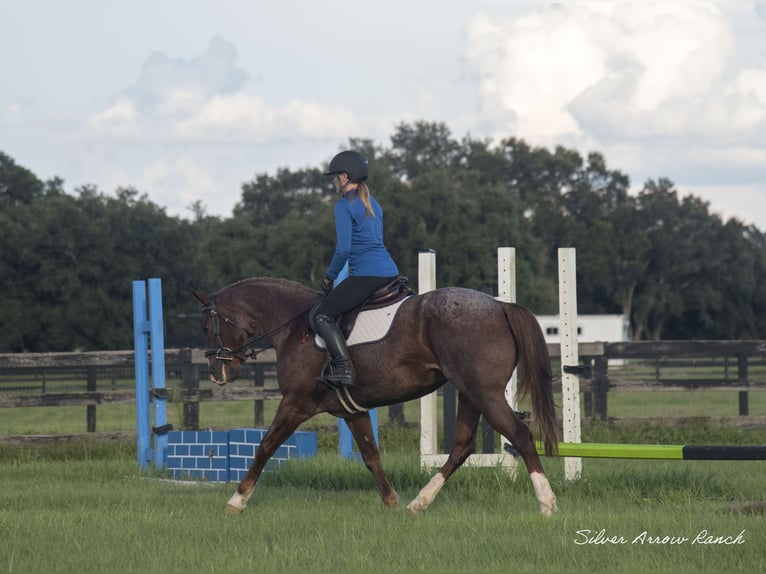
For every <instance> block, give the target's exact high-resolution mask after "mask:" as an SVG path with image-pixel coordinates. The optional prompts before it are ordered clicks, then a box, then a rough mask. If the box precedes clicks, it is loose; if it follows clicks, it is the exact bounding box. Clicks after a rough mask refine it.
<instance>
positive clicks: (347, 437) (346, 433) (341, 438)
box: [335, 263, 380, 459]
mask: <svg viewBox="0 0 766 574" xmlns="http://www.w3.org/2000/svg"><path fill="white" fill-rule="evenodd" d="M346 277H348V263H346V265H344V266H343V269H342V270H341V272H340V273H339V274H338V277H337V278H336V279H335V285H338V284H339V283H340V282H341V281H343V280H344V279H345V278H346ZM370 420H371V421H372V432H373V435H374V436H375V444H380V443H379V442H378V409H371V410H370ZM338 453H339V454H340V455H341V456H342V457H343V458H348V459H351V458H356V457H358V456H359V455H358V453H354V437H353V436H351V430H350V429H349V428H348V425H347V424H346V421H344V420H343V419H338Z"/></svg>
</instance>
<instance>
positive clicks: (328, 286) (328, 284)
mask: <svg viewBox="0 0 766 574" xmlns="http://www.w3.org/2000/svg"><path fill="white" fill-rule="evenodd" d="M322 291H324V294H325V295H327V294H328V293H329V292H330V291H332V281H330V280H329V279H328V278H327V277H325V278H324V279H322Z"/></svg>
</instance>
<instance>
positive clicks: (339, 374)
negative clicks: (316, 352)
mask: <svg viewBox="0 0 766 574" xmlns="http://www.w3.org/2000/svg"><path fill="white" fill-rule="evenodd" d="M315 326H316V331H317V334H318V335H319V336H320V337H322V339H324V342H325V345H327V350H328V351H330V354H331V355H332V371H331V372H330V373H329V374H327V375H325V376H324V377H317V381H320V382H324V383H326V384H330V386H336V387H337V386H343V387H353V386H354V383H355V382H356V373H355V372H354V365H353V364H352V363H351V357H350V356H349V354H348V347H346V339H345V338H344V337H343V333H342V332H341V330H340V327H338V325H336V324H335V321H333V320H332V318H331V317H328V316H327V315H319V316H318V317H317V318H316V319H315Z"/></svg>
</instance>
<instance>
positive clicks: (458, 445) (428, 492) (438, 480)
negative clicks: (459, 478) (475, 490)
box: [407, 393, 480, 514]
mask: <svg viewBox="0 0 766 574" xmlns="http://www.w3.org/2000/svg"><path fill="white" fill-rule="evenodd" d="M479 416H480V413H479V411H478V409H477V408H476V407H475V406H474V405H473V404H472V403H471V402H470V401H469V400H468V399H467V398H466V397H465V396H464V395H463V394H462V393H459V394H458V405H457V421H456V425H455V427H456V428H455V446H454V447H453V448H452V452H450V455H449V457H448V458H447V462H446V463H444V466H442V467H441V468H440V469H439V472H437V473H436V474H435V475H434V476H433V478H431V480H430V481H429V482H428V484H427V485H425V486H424V487H423V489H422V490H421V491H420V492H419V493H418V495H417V496H416V497H415V499H414V500H413V501H412V502H410V503H409V504H408V505H407V510H409V511H410V512H411V513H413V514H420V513H421V512H423V511H424V510H425V509H426V508H427V507H428V506H429V505H430V504H431V503H432V502H433V501H434V499H435V498H436V495H437V494H439V491H440V490H441V489H442V486H444V483H445V482H447V479H448V478H449V477H450V476H452V474H453V473H454V472H455V471H456V470H457V469H458V468H459V467H460V465H461V464H463V463H464V462H465V460H466V459H467V458H468V457H469V456H470V455H471V453H473V451H474V449H475V448H476V428H477V427H478V425H479Z"/></svg>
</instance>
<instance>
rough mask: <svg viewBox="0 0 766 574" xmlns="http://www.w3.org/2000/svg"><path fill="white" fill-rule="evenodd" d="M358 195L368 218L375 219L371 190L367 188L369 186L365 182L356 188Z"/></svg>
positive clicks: (361, 182)
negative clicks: (371, 202)
mask: <svg viewBox="0 0 766 574" xmlns="http://www.w3.org/2000/svg"><path fill="white" fill-rule="evenodd" d="M356 194H357V195H358V196H359V199H361V200H362V203H363V204H364V212H365V214H366V215H367V217H375V212H374V211H372V205H371V204H370V190H369V188H368V187H367V184H366V183H364V182H363V181H360V182H359V186H358V187H357V188H356Z"/></svg>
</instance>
